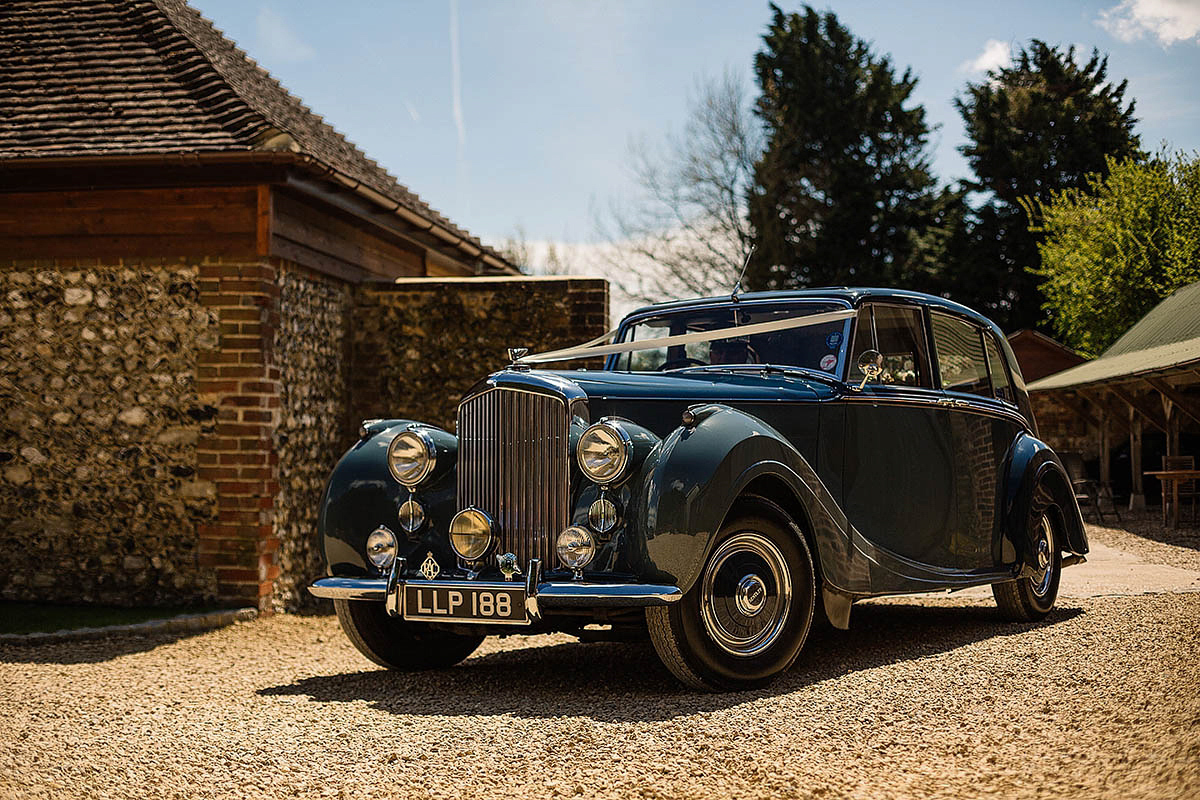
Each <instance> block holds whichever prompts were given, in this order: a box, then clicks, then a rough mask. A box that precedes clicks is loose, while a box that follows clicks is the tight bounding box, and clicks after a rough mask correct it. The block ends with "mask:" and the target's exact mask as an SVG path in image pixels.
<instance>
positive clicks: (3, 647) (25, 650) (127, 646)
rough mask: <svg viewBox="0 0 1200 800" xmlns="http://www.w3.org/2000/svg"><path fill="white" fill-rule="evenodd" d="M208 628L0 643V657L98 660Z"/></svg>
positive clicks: (28, 661)
mask: <svg viewBox="0 0 1200 800" xmlns="http://www.w3.org/2000/svg"><path fill="white" fill-rule="evenodd" d="M209 632H210V631H208V630H204V631H180V632H179V633H155V634H149V635H144V636H139V635H136V634H129V633H118V634H113V635H112V636H106V637H103V638H99V639H77V640H74V641H71V640H66V641H61V642H55V641H48V642H38V643H36V644H0V661H3V662H8V663H10V664H98V663H100V662H101V661H111V660H112V659H114V658H120V657H121V656H128V655H132V654H133V653H144V652H146V651H147V650H153V649H154V648H156V647H161V646H163V645H165V644H172V643H174V642H178V641H179V640H180V639H187V638H188V637H190V636H198V635H200V634H202V633H209Z"/></svg>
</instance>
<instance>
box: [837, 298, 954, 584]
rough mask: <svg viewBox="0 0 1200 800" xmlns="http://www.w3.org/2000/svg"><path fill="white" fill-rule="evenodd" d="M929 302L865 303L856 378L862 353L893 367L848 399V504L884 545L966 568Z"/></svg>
mask: <svg viewBox="0 0 1200 800" xmlns="http://www.w3.org/2000/svg"><path fill="white" fill-rule="evenodd" d="M928 342H929V340H928V336H927V334H926V329H925V315H924V310H923V309H922V308H921V307H919V306H915V305H892V304H885V303H872V304H868V305H865V306H863V308H862V309H861V311H860V313H859V316H858V319H857V324H856V327H855V334H854V346H853V349H852V351H851V352H852V354H853V356H852V358H851V360H850V365H851V366H850V371H849V373H848V375H847V380H848V381H849V382H851V383H853V384H855V385H858V384H859V383H860V382H861V381H862V380H863V375H862V373H861V372H858V371H857V363H858V356H859V354H861V353H862V352H863V351H865V350H878V351H879V352H880V353H881V354H882V356H883V373H882V374H881V375H880V376H879V378H878V379H877V380H875V381H872V382H868V383H866V384H865V385H863V386H862V389H861V391H857V392H850V393H849V394H848V395H847V396H846V398H845V404H844V408H845V424H844V432H845V433H844V441H845V445H844V447H845V450H844V453H843V473H842V474H843V484H842V508H843V509H844V510H845V512H846V515H847V517H848V518H849V520H850V523H851V524H852V525H853V526H854V527H855V529H857V531H858V532H859V533H860V534H861V535H862V536H863V537H864V538H866V539H867V540H868V541H869V542H871V544H873V545H875V546H876V547H880V548H883V549H884V550H886V551H888V552H890V553H892V554H895V555H898V556H901V557H903V558H905V559H908V560H910V561H915V562H918V563H920V564H925V565H931V566H936V567H939V568H947V567H948V568H966V567H967V566H968V564H969V563H971V562H969V561H966V560H964V559H963V557H962V554H961V553H960V552H959V550H960V548H959V547H958V545H957V544H956V543H954V542H953V540H952V536H951V534H952V533H953V531H954V530H955V528H956V526H957V519H958V516H957V515H958V509H957V503H958V501H959V497H960V493H959V492H958V491H957V487H956V485H955V444H954V437H953V436H952V421H951V412H950V409H949V407H948V406H947V404H946V402H945V397H944V395H943V394H942V392H941V391H939V390H938V388H937V384H936V376H935V373H934V367H933V364H932V361H931V359H930V354H929V346H928Z"/></svg>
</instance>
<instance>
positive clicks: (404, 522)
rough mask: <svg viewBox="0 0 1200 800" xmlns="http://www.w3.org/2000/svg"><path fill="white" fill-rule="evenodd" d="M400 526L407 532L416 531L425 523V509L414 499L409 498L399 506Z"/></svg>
mask: <svg viewBox="0 0 1200 800" xmlns="http://www.w3.org/2000/svg"><path fill="white" fill-rule="evenodd" d="M399 517H400V527H401V528H404V530H405V531H406V532H408V533H416V532H417V531H419V530H420V529H421V526H422V525H424V524H425V509H424V508H421V504H420V503H418V502H417V501H416V500H413V499H411V498H409V499H408V500H405V501H404V503H403V505H401V506H400V514H399Z"/></svg>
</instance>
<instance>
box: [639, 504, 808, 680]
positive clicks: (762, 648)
mask: <svg viewBox="0 0 1200 800" xmlns="http://www.w3.org/2000/svg"><path fill="white" fill-rule="evenodd" d="M765 510H766V509H763V511H765ZM783 519H784V517H783V516H782V512H779V515H776V514H767V513H760V510H759V509H755V510H754V513H748V514H744V515H741V516H738V517H736V518H734V519H733V520H731V521H729V522H727V523H726V524H725V525H724V526H722V528H721V530H720V532H719V533H718V535H717V539H716V542H715V544H714V547H713V551H712V555H710V556H709V558H708V561H707V562H706V563H705V565H704V570H703V571H702V572H701V575H700V578H699V579H698V580H697V581H696V583H695V585H694V586H693V587H692V589H691V590H690V591H689V592H688V593H687V594H686V595H684V597H683V598H682V599H681V600H680V601H679V602H678V603H674V604H672V605H670V606H652V607H650V608H647V609H646V624H647V627H648V628H649V631H650V639H651V641H653V643H654V649H655V650H656V651H657V652H658V655H659V658H661V659H662V662H663V664H665V665H666V667H667V669H669V670H670V671H671V672H672V673H673V674H674V675H675V677H676V678H678V679H679V680H680V681H682V682H683V683H685V684H687V685H688V686H691V687H692V688H695V689H703V690H706V691H732V690H740V689H752V688H757V687H760V686H765V685H766V684H768V683H770V682H771V681H772V680H774V679H775V678H776V677H778V676H779V674H780V673H782V672H784V671H785V670H786V669H787V668H788V667H790V666H791V665H792V663H793V662H795V660H796V657H797V656H798V655H799V654H800V649H801V648H802V647H803V646H804V641H805V639H806V638H807V637H808V632H809V629H810V628H811V627H812V619H813V611H814V609H815V607H816V576H815V572H814V569H813V561H812V554H811V552H810V551H809V548H808V544H807V542H805V540H804V536H803V535H802V534H801V533H800V531H799V530H798V529H797V528H796V527H795V526H794V525H791V524H789V523H785V522H783V521H782V520H783Z"/></svg>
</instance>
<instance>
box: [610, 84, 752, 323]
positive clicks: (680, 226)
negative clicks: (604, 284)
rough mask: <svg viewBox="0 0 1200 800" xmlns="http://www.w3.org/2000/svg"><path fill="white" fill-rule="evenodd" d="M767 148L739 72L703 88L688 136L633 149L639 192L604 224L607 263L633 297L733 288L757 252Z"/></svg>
mask: <svg viewBox="0 0 1200 800" xmlns="http://www.w3.org/2000/svg"><path fill="white" fill-rule="evenodd" d="M761 150H762V137H761V134H760V131H759V126H758V125H757V124H756V121H755V119H754V116H753V113H752V111H751V109H750V100H749V96H748V92H747V89H746V87H745V85H744V84H743V82H742V81H741V80H739V79H738V78H737V77H736V76H734V75H733V74H732V73H727V74H725V75H724V76H723V77H721V78H719V79H713V80H702V81H700V82H699V83H698V85H697V91H696V93H695V94H694V96H693V98H692V100H691V102H690V107H689V110H688V117H687V121H686V123H685V124H684V127H683V130H682V131H681V132H680V133H679V134H677V135H668V136H667V137H666V139H665V140H664V141H663V142H661V143H657V144H650V143H648V142H646V141H645V140H640V141H635V142H633V143H631V145H630V148H629V154H630V169H631V172H632V177H633V181H634V185H635V186H636V187H637V191H636V196H635V197H634V198H633V199H632V200H631V201H629V202H627V203H625V204H623V205H622V204H613V205H611V206H610V207H609V208H608V209H607V215H606V217H602V218H601V219H599V220H597V228H598V230H599V233H600V235H601V237H602V238H603V239H605V240H606V241H607V242H608V245H609V246H608V247H607V248H604V249H603V250H601V251H599V253H600V257H601V258H602V259H603V260H605V261H607V262H608V266H609V267H610V271H611V272H613V273H614V274H615V275H616V276H618V277H617V278H616V279H615V280H616V283H617V284H618V287H619V288H620V289H621V290H622V291H623V292H624V293H625V294H627V295H629V296H630V297H632V298H634V299H636V300H640V301H645V302H657V301H659V300H663V299H665V298H673V297H680V296H685V297H686V296H704V295H711V294H717V293H720V292H728V291H730V289H732V288H733V284H734V282H735V281H736V280H737V276H738V273H739V272H740V271H741V268H742V265H743V263H744V262H745V259H746V255H747V253H748V252H749V248H750V242H751V234H750V227H749V222H748V221H747V217H746V195H747V193H748V191H749V186H750V181H751V178H752V176H753V167H754V162H755V161H756V160H757V159H758V156H759V153H760V152H761Z"/></svg>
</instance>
